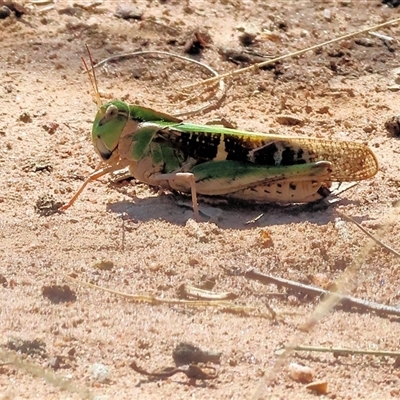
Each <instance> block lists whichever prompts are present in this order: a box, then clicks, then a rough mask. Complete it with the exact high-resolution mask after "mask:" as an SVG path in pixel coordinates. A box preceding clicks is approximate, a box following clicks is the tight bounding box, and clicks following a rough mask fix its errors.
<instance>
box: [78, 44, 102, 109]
mask: <svg viewBox="0 0 400 400" xmlns="http://www.w3.org/2000/svg"><path fill="white" fill-rule="evenodd" d="M85 46H86V51H87V53H88V55H89V60H90V67H91V68H90V69H89V67H88V65H87V63H86V61H85V59H84V58H83V57H81V60H82V62H83V66H84V67H85V71H86V73H87V75H88V77H89V81H90V84H91V86H92V89H93V94H94V100H95V102H96V104H97V107H98V108H99V109H100V107H101V104H102V103H101V98H100V93H99V87H98V85H97V77H96V72H95V69H94V63H93V58H92V55H91V53H90V50H89V46H88V45H87V44H86V45H85Z"/></svg>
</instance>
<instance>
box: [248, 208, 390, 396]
mask: <svg viewBox="0 0 400 400" xmlns="http://www.w3.org/2000/svg"><path fill="white" fill-rule="evenodd" d="M397 215H398V212H397V208H396V207H394V208H393V209H392V211H391V213H390V214H389V216H388V217H387V219H386V221H385V223H384V224H383V225H382V226H381V228H380V229H379V230H378V232H377V234H376V237H375V238H379V237H380V236H383V235H384V233H385V232H386V230H387V228H388V226H389V225H390V224H391V223H392V221H393V220H395V218H396V216H397ZM375 238H374V239H372V238H370V237H369V239H368V240H367V242H366V243H365V244H364V246H363V247H362V248H361V250H360V252H359V254H358V256H356V257H354V259H353V262H352V263H351V264H350V265H349V266H348V267H347V269H346V270H345V271H344V272H343V274H342V275H341V276H340V278H339V279H338V280H337V282H336V287H337V290H336V292H333V293H331V294H330V295H328V296H327V297H326V298H325V299H324V300H323V301H321V302H320V303H319V304H318V305H317V306H316V307H315V309H314V311H313V312H312V314H311V316H310V317H309V318H308V320H307V321H306V322H305V323H304V324H302V325H300V326H299V331H300V332H302V334H301V333H296V335H295V337H294V338H293V340H292V342H291V343H289V344H288V345H287V346H286V348H285V350H284V352H283V353H282V354H281V355H280V356H279V357H278V358H277V360H276V363H275V365H274V366H273V368H272V369H271V370H270V371H269V372H268V373H266V375H265V377H264V379H263V380H262V382H261V383H260V384H259V386H258V387H257V390H256V392H255V393H254V395H253V397H252V399H253V400H259V399H260V397H261V396H262V395H263V393H264V388H265V386H266V385H267V384H268V383H270V382H271V381H272V379H273V378H274V377H275V376H276V374H277V373H278V371H279V370H280V369H281V368H282V367H283V366H284V365H285V363H286V360H287V359H288V358H289V357H290V356H291V354H293V352H294V350H293V349H294V348H296V347H297V346H299V343H301V341H302V339H303V336H304V335H305V334H306V333H308V332H310V331H311V330H312V329H313V328H314V326H316V325H317V324H318V323H319V322H320V321H321V320H322V319H323V318H325V317H326V316H327V315H328V314H329V313H330V312H331V311H332V310H333V309H334V308H335V307H336V306H337V305H338V304H339V302H340V301H341V299H342V296H343V295H346V294H347V293H349V292H351V291H352V290H353V289H354V287H355V286H356V276H357V273H358V271H359V270H360V268H361V266H362V264H363V263H364V261H365V260H366V259H367V258H368V256H369V254H370V253H371V251H372V250H373V248H374V247H375V245H376V241H375Z"/></svg>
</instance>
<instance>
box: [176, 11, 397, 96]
mask: <svg viewBox="0 0 400 400" xmlns="http://www.w3.org/2000/svg"><path fill="white" fill-rule="evenodd" d="M399 21H400V18H396V19H392V20H390V21H386V22H383V23H382V24H378V25H374V26H370V27H368V28H364V29H361V30H359V31H356V32H353V33H348V34H346V35H343V36H339V37H337V38H334V39H331V40H328V41H326V42H323V43H319V44H315V45H313V46H311V47H307V48H306V49H302V50H298V51H294V52H293V53H289V54H285V55H283V56H279V57H276V58H273V59H271V60H267V61H264V62H261V63H258V64H253V65H251V66H249V67H246V68H242V69H238V70H236V71H231V72H227V73H225V74H220V75H218V76H216V77H214V78H209V79H205V80H202V81H200V82H197V83H193V84H191V85H187V86H183V87H182V90H187V89H193V88H195V87H197V86H200V85H208V84H211V83H214V82H216V81H218V80H219V79H224V78H231V77H233V76H238V75H242V74H244V73H246V72H248V71H257V70H258V69H260V68H262V67H265V66H266V65H270V64H274V63H276V62H278V61H282V60H286V59H287V58H292V57H296V56H299V55H301V54H304V53H306V52H307V51H312V50H316V49H319V48H321V47H323V46H326V45H328V44H332V43H336V42H339V41H340V40H345V39H349V38H352V37H354V36H357V35H360V34H362V33H365V32H369V31H374V30H376V29H380V28H383V27H385V26H388V25H392V24H394V23H396V22H399Z"/></svg>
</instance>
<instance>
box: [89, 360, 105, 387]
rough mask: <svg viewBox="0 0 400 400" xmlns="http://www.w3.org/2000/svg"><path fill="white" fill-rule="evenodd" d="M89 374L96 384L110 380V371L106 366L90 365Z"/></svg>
mask: <svg viewBox="0 0 400 400" xmlns="http://www.w3.org/2000/svg"><path fill="white" fill-rule="evenodd" d="M89 373H90V375H91V377H92V379H93V380H95V381H96V382H100V383H103V382H107V381H108V380H109V378H110V371H109V369H108V367H107V366H105V365H104V364H100V363H95V364H92V365H91V366H90V367H89Z"/></svg>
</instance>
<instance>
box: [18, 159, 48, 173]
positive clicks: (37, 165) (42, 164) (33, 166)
mask: <svg viewBox="0 0 400 400" xmlns="http://www.w3.org/2000/svg"><path fill="white" fill-rule="evenodd" d="M22 170H23V171H24V172H41V171H47V172H51V171H53V166H52V165H51V164H50V162H49V161H46V160H38V161H32V162H30V163H29V164H26V165H25V166H24V167H22Z"/></svg>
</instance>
